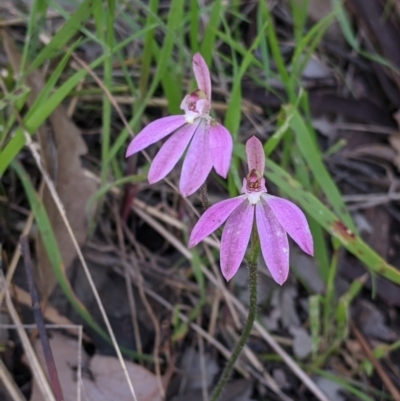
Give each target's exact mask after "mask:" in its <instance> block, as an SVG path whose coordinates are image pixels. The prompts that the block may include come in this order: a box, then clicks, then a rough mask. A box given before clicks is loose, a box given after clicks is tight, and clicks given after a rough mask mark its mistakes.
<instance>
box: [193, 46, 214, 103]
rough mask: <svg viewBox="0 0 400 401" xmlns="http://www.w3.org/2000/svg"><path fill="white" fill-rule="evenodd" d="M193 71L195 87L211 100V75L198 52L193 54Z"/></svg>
mask: <svg viewBox="0 0 400 401" xmlns="http://www.w3.org/2000/svg"><path fill="white" fill-rule="evenodd" d="M192 65H193V72H194V76H195V78H196V82H197V87H198V89H200V90H201V91H203V92H204V94H205V95H206V96H207V100H208V101H211V77H210V71H209V70H208V67H207V64H206V62H205V61H204V58H203V57H202V56H201V54H200V53H196V54H195V55H194V56H193V63H192Z"/></svg>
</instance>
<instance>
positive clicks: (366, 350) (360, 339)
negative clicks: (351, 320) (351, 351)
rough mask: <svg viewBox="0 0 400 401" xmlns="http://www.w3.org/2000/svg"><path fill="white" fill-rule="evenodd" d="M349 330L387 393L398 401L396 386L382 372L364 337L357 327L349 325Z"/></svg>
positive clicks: (398, 394)
mask: <svg viewBox="0 0 400 401" xmlns="http://www.w3.org/2000/svg"><path fill="white" fill-rule="evenodd" d="M351 329H352V331H353V333H354V336H355V337H356V338H357V340H358V342H359V343H360V345H361V348H362V350H363V351H364V353H365V355H366V356H367V358H368V359H369V361H370V362H371V363H372V365H373V366H374V368H375V370H376V373H378V375H379V377H380V378H381V380H382V381H383V383H384V384H385V386H386V388H387V389H388V390H389V393H390V394H391V395H392V397H393V401H400V393H399V391H398V390H397V388H396V386H395V385H394V384H393V382H392V380H390V377H389V376H388V375H387V374H386V372H385V371H384V369H383V367H382V365H381V364H380V363H379V361H378V360H377V359H376V358H375V356H374V354H373V352H372V351H371V348H370V347H369V345H368V343H367V340H366V339H365V338H364V336H363V335H362V334H361V332H360V331H359V330H358V329H357V327H356V326H355V325H354V324H352V325H351Z"/></svg>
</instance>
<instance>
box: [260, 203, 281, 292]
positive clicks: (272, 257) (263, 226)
mask: <svg viewBox="0 0 400 401" xmlns="http://www.w3.org/2000/svg"><path fill="white" fill-rule="evenodd" d="M256 222H257V231H258V235H259V238H260V245H261V253H262V255H263V257H264V260H265V263H266V264H267V267H268V270H269V271H270V273H271V276H272V278H273V279H274V280H275V281H276V282H277V283H278V284H280V285H282V284H283V283H284V282H285V281H286V279H287V277H288V274H289V242H288V238H287V235H286V232H285V230H284V229H283V227H282V226H281V225H280V224H279V221H278V220H277V219H276V217H275V216H274V213H273V211H272V209H271V208H270V207H269V206H268V204H267V203H266V202H265V201H264V199H263V198H261V199H260V202H258V203H257V204H256Z"/></svg>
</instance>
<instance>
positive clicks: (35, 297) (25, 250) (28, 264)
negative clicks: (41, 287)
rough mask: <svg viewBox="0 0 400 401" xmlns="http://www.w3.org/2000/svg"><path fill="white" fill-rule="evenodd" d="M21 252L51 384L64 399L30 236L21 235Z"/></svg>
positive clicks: (54, 390) (58, 395) (54, 391)
mask: <svg viewBox="0 0 400 401" xmlns="http://www.w3.org/2000/svg"><path fill="white" fill-rule="evenodd" d="M20 244H21V254H22V256H23V258H24V265H25V273H26V278H27V281H28V287H29V292H30V294H31V298H32V311H33V316H34V318H35V322H36V325H37V329H38V332H39V338H40V342H41V344H42V348H43V355H44V359H45V361H46V365H47V373H48V375H49V379H50V385H51V387H52V389H53V394H54V396H55V398H56V400H57V401H63V400H64V396H63V393H62V389H61V384H60V379H59V378H58V373H57V368H56V364H55V362H54V358H53V353H52V351H51V347H50V342H49V338H48V337H47V333H46V328H45V324H44V319H43V315H42V310H41V309H40V300H39V294H38V292H37V290H36V286H35V283H34V281H33V266H32V259H31V253H30V251H29V242H28V237H26V236H23V237H21V241H20Z"/></svg>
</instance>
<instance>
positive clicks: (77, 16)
mask: <svg viewBox="0 0 400 401" xmlns="http://www.w3.org/2000/svg"><path fill="white" fill-rule="evenodd" d="M92 3H93V0H84V1H83V2H82V3H81V4H80V5H79V7H78V8H77V9H76V11H75V12H74V13H73V14H72V15H71V16H70V17H69V19H68V20H67V21H66V22H65V24H64V25H63V26H62V27H61V28H60V30H58V31H57V33H56V34H55V35H54V36H53V37H52V39H51V41H50V43H49V44H48V45H46V46H45V47H44V48H43V49H42V51H41V52H40V53H39V54H38V55H37V57H36V58H35V60H34V61H32V63H31V65H30V67H29V71H33V70H35V69H36V68H38V67H40V66H41V65H42V63H43V62H44V61H48V60H51V59H52V58H53V57H54V56H56V55H57V54H58V53H59V52H60V51H61V50H62V48H63V47H64V46H65V45H66V44H67V43H68V41H69V40H70V39H71V38H72V37H73V36H74V35H75V34H76V33H77V32H78V31H79V30H80V29H81V27H82V24H83V23H84V22H85V21H86V20H87V19H88V18H89V16H90V14H91V11H92Z"/></svg>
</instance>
